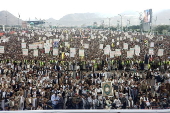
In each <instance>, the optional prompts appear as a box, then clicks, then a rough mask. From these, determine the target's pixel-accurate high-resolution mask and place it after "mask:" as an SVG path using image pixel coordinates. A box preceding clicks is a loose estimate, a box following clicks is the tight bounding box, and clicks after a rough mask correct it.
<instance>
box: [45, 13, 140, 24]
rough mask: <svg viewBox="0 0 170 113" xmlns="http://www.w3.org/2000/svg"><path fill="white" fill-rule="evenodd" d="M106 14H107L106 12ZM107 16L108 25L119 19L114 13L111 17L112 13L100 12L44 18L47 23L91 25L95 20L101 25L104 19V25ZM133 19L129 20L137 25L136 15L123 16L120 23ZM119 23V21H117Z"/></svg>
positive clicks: (106, 22)
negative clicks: (59, 17)
mask: <svg viewBox="0 0 170 113" xmlns="http://www.w3.org/2000/svg"><path fill="white" fill-rule="evenodd" d="M107 15H108V14H107ZM109 18H110V25H111V26H117V24H118V21H121V20H120V16H118V15H116V16H114V17H113V15H112V16H111V15H110V16H108V17H106V15H104V14H102V13H75V14H68V15H65V16H63V17H62V18H61V19H59V20H55V19H52V18H50V19H48V20H46V21H47V22H48V25H50V24H53V25H56V24H60V25H62V26H82V25H83V26H92V25H93V23H94V22H97V24H98V25H101V24H102V23H103V21H104V25H105V26H109ZM129 19H130V20H133V21H131V24H133V25H138V24H139V20H138V17H137V16H134V15H133V16H127V15H126V16H123V18H122V25H123V26H125V25H127V20H129ZM119 24H120V22H119Z"/></svg>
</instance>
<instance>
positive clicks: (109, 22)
mask: <svg viewBox="0 0 170 113" xmlns="http://www.w3.org/2000/svg"><path fill="white" fill-rule="evenodd" d="M109 30H110V18H109Z"/></svg>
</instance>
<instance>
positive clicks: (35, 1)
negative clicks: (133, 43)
mask: <svg viewBox="0 0 170 113" xmlns="http://www.w3.org/2000/svg"><path fill="white" fill-rule="evenodd" d="M169 4H170V0H1V2H0V11H2V10H7V11H9V12H11V13H12V14H14V15H15V16H17V17H18V13H19V14H20V17H21V19H23V20H28V19H29V18H31V19H35V17H36V18H38V19H48V18H51V17H52V18H54V19H60V18H61V17H62V16H64V15H66V14H70V13H87V12H89V13H95V12H99V13H112V14H118V13H121V12H124V11H126V10H134V11H140V12H143V10H145V9H150V8H151V9H152V10H153V12H154V11H159V10H162V9H170V7H169Z"/></svg>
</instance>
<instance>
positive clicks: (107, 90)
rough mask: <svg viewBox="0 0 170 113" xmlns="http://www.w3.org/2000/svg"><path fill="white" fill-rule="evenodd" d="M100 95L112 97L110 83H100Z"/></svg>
mask: <svg viewBox="0 0 170 113" xmlns="http://www.w3.org/2000/svg"><path fill="white" fill-rule="evenodd" d="M102 95H103V96H113V87H112V84H111V82H102Z"/></svg>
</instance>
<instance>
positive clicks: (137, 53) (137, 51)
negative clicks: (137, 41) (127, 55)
mask: <svg viewBox="0 0 170 113" xmlns="http://www.w3.org/2000/svg"><path fill="white" fill-rule="evenodd" d="M139 53H140V47H139V46H138V45H135V55H137V56H139Z"/></svg>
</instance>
